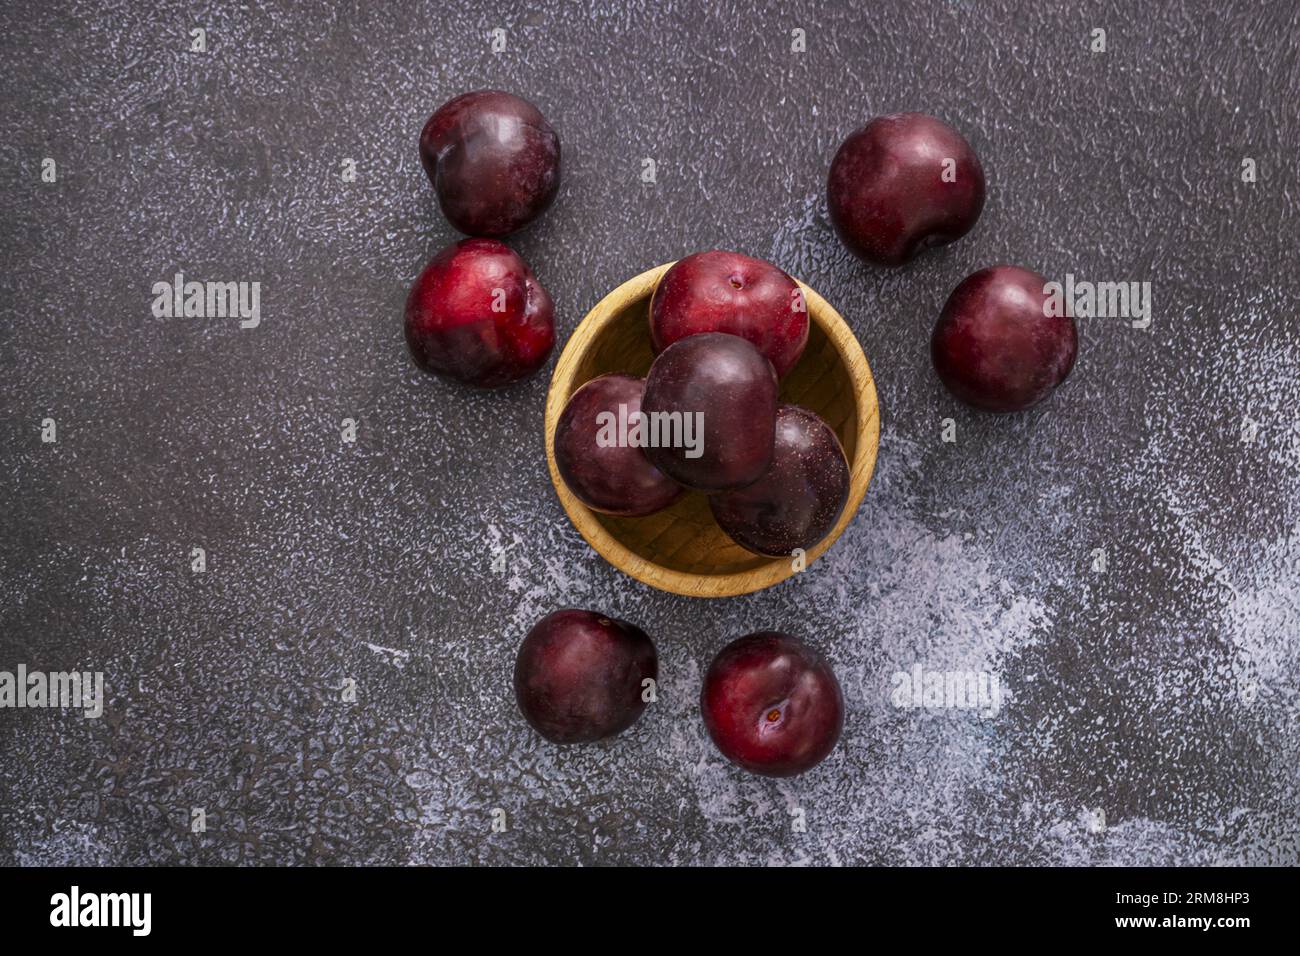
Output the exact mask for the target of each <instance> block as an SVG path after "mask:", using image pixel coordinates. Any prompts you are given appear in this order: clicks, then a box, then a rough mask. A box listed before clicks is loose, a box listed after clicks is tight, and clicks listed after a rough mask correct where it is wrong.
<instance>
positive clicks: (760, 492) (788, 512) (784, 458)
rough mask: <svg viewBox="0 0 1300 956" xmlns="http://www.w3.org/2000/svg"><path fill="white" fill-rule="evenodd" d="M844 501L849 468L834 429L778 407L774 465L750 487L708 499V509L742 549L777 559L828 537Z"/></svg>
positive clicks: (809, 414) (802, 413)
mask: <svg viewBox="0 0 1300 956" xmlns="http://www.w3.org/2000/svg"><path fill="white" fill-rule="evenodd" d="M848 497H849V463H848V459H846V458H845V457H844V449H843V448H842V447H841V446H840V440H839V438H838V437H836V435H835V432H834V430H833V429H832V428H831V427H830V426H829V425H827V424H826V423H825V422H824V421H822V420H821V418H819V417H818V416H817V415H816V414H814V413H813V412H810V411H808V409H806V408H800V407H799V406H798V405H781V406H780V407H779V408H777V410H776V444H775V448H774V450H773V454H772V464H771V465H769V466H768V469H767V471H765V472H763V476H762V477H761V478H759V479H758V480H757V481H756V482H754V483H753V484H751V485H746V486H745V487H744V488H739V489H736V490H735V491H724V492H719V493H718V494H715V495H711V496H709V507H710V508H711V509H712V510H713V517H714V520H716V521H717V522H718V526H719V527H720V528H722V530H723V531H725V532H726V533H727V534H728V535H729V536H730V537H731V538H732V540H734V541H735V542H736V543H737V544H739V545H740V546H741V547H743V548H747V549H748V550H750V551H753V552H755V553H757V554H765V555H769V556H772V557H778V556H781V555H788V554H790V553H792V552H793V551H794V550H795V549H796V548H802V549H803V550H805V551H807V550H809V549H811V548H812V547H813V546H814V545H815V544H817V542H818V541H821V539H822V538H824V537H826V535H827V534H829V533H830V531H831V529H832V528H834V527H835V522H836V521H837V520H838V519H839V516H840V512H841V511H843V510H844V503H845V502H846V501H847V500H848Z"/></svg>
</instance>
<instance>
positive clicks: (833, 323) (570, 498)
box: [545, 262, 880, 598]
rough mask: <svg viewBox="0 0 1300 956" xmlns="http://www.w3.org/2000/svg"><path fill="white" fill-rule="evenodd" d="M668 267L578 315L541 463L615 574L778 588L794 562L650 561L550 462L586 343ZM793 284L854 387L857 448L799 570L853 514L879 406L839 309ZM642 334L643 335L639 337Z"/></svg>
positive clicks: (691, 586) (698, 589) (716, 589)
mask: <svg viewBox="0 0 1300 956" xmlns="http://www.w3.org/2000/svg"><path fill="white" fill-rule="evenodd" d="M673 264H674V263H673V262H665V263H664V264H663V265H659V266H655V267H654V268H653V269H647V270H646V271H645V272H642V273H641V274H640V275H637V276H633V277H632V278H631V279H628V280H627V281H626V282H624V283H622V284H621V285H619V286H617V287H616V288H615V289H613V290H612V291H611V292H609V293H608V294H607V295H606V296H605V297H604V298H602V299H601V300H600V301H599V302H597V303H596V304H595V306H593V307H592V308H591V310H590V311H589V312H588V313H587V314H586V315H585V316H583V319H582V321H581V322H579V323H578V325H577V327H576V328H575V329H574V330H573V333H572V334H571V335H570V336H569V339H568V341H567V342H565V344H564V349H563V351H562V352H561V353H560V358H559V361H557V362H556V363H555V371H554V372H553V373H552V375H551V383H550V386H549V388H548V390H547V393H546V418H545V442H546V464H547V467H548V469H549V470H550V473H551V484H552V486H553V487H554V488H555V493H556V494H557V495H558V496H559V499H560V504H561V506H562V507H563V508H564V511H565V513H566V514H567V515H568V516H569V520H570V521H572V522H573V525H574V527H575V528H577V529H578V533H579V534H581V535H582V537H583V539H584V540H585V541H586V542H587V543H588V544H589V545H591V547H592V548H594V549H595V550H596V553H597V554H599V555H600V556H601V557H602V558H604V559H605V560H606V561H608V562H609V563H610V564H612V565H613V566H614V567H615V568H617V569H618V570H619V571H622V572H623V573H624V574H626V575H628V576H629V577H632V578H635V579H636V580H638V581H641V582H642V583H644V584H649V585H650V586H651V587H654V588H658V589H659V590H661V591H668V592H670V593H672V594H680V595H684V596H686V597H702V598H716V597H735V596H737V595H741V594H751V593H753V592H755V591H761V590H763V589H765V588H769V587H771V586H772V585H774V584H779V583H780V582H782V581H784V580H786V579H787V578H789V577H791V576H792V575H794V574H796V573H799V572H796V571H795V568H794V561H793V560H792V559H790V558H771V559H769V560H767V561H765V562H764V563H763V564H761V565H760V566H758V567H756V568H752V569H750V570H748V571H734V572H729V573H724V574H701V573H697V572H689V571H677V570H675V569H673V568H667V567H664V566H663V565H661V564H655V563H654V562H653V561H648V560H646V559H645V558H643V557H642V556H641V555H639V554H637V553H636V552H635V551H633V550H631V549H630V548H628V547H627V546H626V545H624V544H623V543H622V542H621V541H619V540H618V539H617V538H616V537H614V536H613V535H612V534H610V533H609V531H607V530H606V529H605V526H604V525H603V524H601V522H600V519H599V518H597V517H596V513H595V512H594V511H592V510H591V509H590V508H588V507H587V506H586V505H585V504H583V503H582V502H581V501H579V500H578V498H577V496H576V495H574V494H573V492H571V491H570V490H569V489H568V487H567V486H566V485H565V484H564V480H563V479H562V478H561V477H560V471H559V467H558V466H557V465H556V463H555V427H556V423H557V422H558V421H559V418H560V413H561V412H563V411H564V406H565V405H566V404H567V402H568V398H569V396H570V395H572V394H573V392H574V391H576V390H577V388H579V387H581V386H582V385H584V384H586V383H585V382H578V383H576V384H572V383H573V379H574V376H575V374H576V372H577V368H578V366H579V364H580V363H581V362H582V360H583V358H584V357H585V356H586V353H587V350H588V349H589V348H590V346H591V343H592V342H593V341H594V340H595V339H596V337H597V336H598V335H599V334H600V333H601V332H603V331H604V330H605V328H606V327H607V326H608V325H609V324H610V323H611V322H613V321H614V320H615V318H616V317H617V316H618V315H619V314H621V313H622V311H623V310H624V309H625V308H626V307H627V305H628V304H629V303H631V302H633V301H635V300H637V299H641V298H648V297H649V296H650V294H651V293H652V292H653V291H654V288H655V285H656V284H658V282H659V277H660V276H662V275H663V274H664V273H665V272H667V271H668V270H669V269H670V268H671V267H672V266H673ZM795 281H796V282H798V283H799V288H800V289H801V290H802V291H803V295H804V301H805V303H806V304H807V307H808V319H809V321H810V322H815V323H816V324H817V326H818V327H819V328H820V329H821V331H822V334H824V335H825V336H826V337H827V338H829V339H830V340H831V342H832V343H833V345H834V346H835V350H836V352H838V353H839V354H840V356H841V358H842V360H843V364H844V367H845V369H846V370H847V371H848V374H849V378H850V380H851V381H852V383H853V390H854V395H855V400H856V404H857V413H858V430H857V442H856V448H855V449H854V455H853V460H852V461H851V462H849V497H848V500H847V501H845V503H844V508H843V510H842V511H841V512H840V517H839V520H838V521H836V523H835V527H834V528H832V529H831V531H830V533H829V534H827V535H826V537H824V538H823V539H822V540H821V541H819V542H818V543H817V545H816V546H815V547H813V548H811V549H810V550H809V551H808V552H807V554H806V555H805V558H804V561H805V564H804V569H805V570H806V569H807V568H808V567H810V566H811V565H812V563H813V562H814V561H815V560H817V559H818V558H819V557H821V556H822V555H823V554H824V553H825V552H826V551H827V550H829V549H830V547H831V546H832V545H834V544H835V542H836V541H837V540H838V539H839V537H840V535H842V534H843V533H844V531H845V529H847V528H848V526H849V523H850V522H851V521H852V520H853V518H854V517H855V516H856V515H857V512H858V508H859V507H860V506H861V504H862V499H863V497H865V495H866V493H867V487H868V485H869V484H870V483H871V476H872V473H873V472H874V470H875V465H876V453H877V451H878V447H879V444H880V408H879V403H878V399H877V395H876V384H875V380H874V378H873V377H872V374H871V366H870V365H869V364H868V362H867V357H866V355H865V353H864V352H863V351H862V346H861V344H860V343H859V342H858V339H857V336H856V335H854V334H853V330H852V329H851V328H849V325H848V323H847V322H845V321H844V318H843V317H842V316H841V315H840V314H839V312H837V311H836V310H835V308H834V307H833V306H831V304H830V303H829V302H827V301H826V300H825V299H824V298H822V297H821V296H820V295H819V294H818V293H817V292H816V290H814V289H812V288H810V287H809V286H808V285H806V284H805V283H804V282H802V281H800V280H798V279H796V280H795ZM649 334H650V333H649V330H647V331H646V335H647V336H648V335H649ZM570 386H572V387H570ZM562 393H563V394H562Z"/></svg>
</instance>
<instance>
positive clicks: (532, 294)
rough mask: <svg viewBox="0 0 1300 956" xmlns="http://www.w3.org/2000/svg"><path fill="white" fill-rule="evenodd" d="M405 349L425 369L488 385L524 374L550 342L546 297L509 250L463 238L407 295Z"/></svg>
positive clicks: (443, 253) (488, 241)
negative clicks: (406, 348)
mask: <svg viewBox="0 0 1300 956" xmlns="http://www.w3.org/2000/svg"><path fill="white" fill-rule="evenodd" d="M405 324H406V344H407V346H408V347H409V348H410V350H411V357H412V358H413V359H415V363H416V364H417V365H419V366H420V368H422V369H424V370H425V371H426V372H431V373H434V374H436V375H442V376H445V377H447V378H451V379H455V380H456V381H459V382H464V383H465V384H468V385H476V386H479V387H482V388H492V387H495V386H498V385H506V384H509V383H510V382H514V381H517V380H518V379H521V378H524V377H525V376H527V375H531V374H532V373H533V372H535V371H537V369H538V368H540V367H541V366H542V364H543V363H544V362H545V361H546V357H547V356H548V355H550V354H551V347H552V346H553V345H554V344H555V308H554V306H553V305H552V303H551V297H550V296H549V295H547V293H546V290H545V289H544V288H542V286H541V284H540V283H539V282H538V281H537V278H536V277H535V276H534V275H533V271H532V269H530V268H528V263H526V262H524V260H523V259H521V258H520V257H519V256H518V255H517V254H516V253H515V252H514V251H513V250H512V249H511V248H510V247H509V246H507V245H505V244H504V243H501V242H497V241H496V240H495V239H463V240H461V241H460V242H458V243H456V244H455V245H452V246H448V247H447V248H446V249H443V250H442V251H441V252H440V253H438V254H437V255H436V256H434V257H433V259H432V260H430V262H429V264H428V265H427V266H425V267H424V270H423V271H422V272H421V273H420V275H419V276H418V277H417V278H416V280H415V284H414V285H412V286H411V292H410V295H408V296H407V298H406V317H405Z"/></svg>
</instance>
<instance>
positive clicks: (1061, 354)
mask: <svg viewBox="0 0 1300 956" xmlns="http://www.w3.org/2000/svg"><path fill="white" fill-rule="evenodd" d="M1046 284H1047V280H1046V279H1044V278H1043V277H1042V276H1041V275H1039V274H1038V273H1036V272H1031V271H1029V270H1028V269H1021V268H1019V267H1017V266H993V267H992V268H989V269H983V270H981V271H979V272H976V273H974V274H973V275H969V276H967V277H966V278H965V279H963V280H962V282H961V284H960V285H958V286H957V288H956V289H954V290H953V292H952V295H950V296H949V297H948V302H947V303H946V304H945V305H944V307H943V312H942V313H940V315H939V321H938V322H937V323H936V324H935V327H934V334H933V335H932V336H931V338H930V356H931V358H932V359H933V360H934V370H935V371H936V372H937V373H938V375H939V379H940V380H941V381H942V382H943V384H944V385H945V386H946V387H947V388H948V391H950V392H951V393H952V394H953V395H955V396H956V397H957V398H959V399H961V400H962V401H963V402H965V403H967V404H968V405H973V406H975V407H976V408H982V409H984V410H986V411H991V412H1019V411H1023V410H1024V409H1026V408H1030V407H1032V406H1034V405H1037V404H1038V403H1039V402H1041V401H1042V400H1043V399H1045V398H1046V397H1047V396H1048V395H1050V394H1051V393H1052V390H1053V389H1055V388H1056V386H1058V385H1060V384H1061V383H1062V382H1063V381H1065V378H1066V376H1067V375H1069V374H1070V369H1072V368H1073V367H1074V360H1075V357H1076V356H1077V355H1078V351H1079V335H1078V330H1077V329H1076V328H1075V325H1074V319H1073V318H1071V317H1069V316H1066V315H1062V316H1049V315H1047V314H1046V312H1047V309H1046V305H1045V304H1046V302H1047V300H1048V298H1049V296H1048V294H1047V293H1046V292H1044V291H1043V289H1044V286H1045V285H1046Z"/></svg>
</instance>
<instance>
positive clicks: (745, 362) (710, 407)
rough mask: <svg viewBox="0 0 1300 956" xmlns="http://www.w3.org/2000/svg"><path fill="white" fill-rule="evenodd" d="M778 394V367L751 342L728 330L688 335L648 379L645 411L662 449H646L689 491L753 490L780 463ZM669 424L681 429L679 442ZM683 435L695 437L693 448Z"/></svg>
mask: <svg viewBox="0 0 1300 956" xmlns="http://www.w3.org/2000/svg"><path fill="white" fill-rule="evenodd" d="M776 394H777V382H776V371H775V370H774V369H773V368H772V363H771V362H769V361H768V360H767V359H765V358H764V357H763V355H762V353H761V352H759V351H758V349H756V348H755V347H754V346H753V345H751V344H750V343H749V342H747V341H746V340H745V339H742V338H740V337H739V336H737V335H726V334H724V333H721V332H704V333H701V334H699V335H691V336H687V337H686V338H684V339H681V340H679V341H677V342H674V343H673V344H672V345H670V346H668V348H666V349H664V350H663V352H661V353H660V354H659V357H658V358H656V359H655V360H654V364H653V365H651V366H650V374H649V375H648V376H646V384H645V394H644V395H643V396H642V399H641V410H642V411H643V412H644V413H646V414H647V415H648V416H649V421H648V427H649V428H651V429H653V430H654V432H655V434H656V436H657V440H658V441H659V445H658V447H654V446H653V445H652V446H651V447H646V448H643V449H642V450H643V451H644V452H645V454H646V457H647V458H649V459H650V463H651V464H653V465H654V466H655V467H656V468H658V469H659V470H660V471H661V472H663V473H664V474H665V475H667V476H668V477H669V478H672V479H673V480H674V481H677V482H679V483H681V484H683V485H686V486H687V487H688V488H696V489H699V490H701V491H726V490H728V489H731V488H739V487H742V486H744V485H747V484H749V483H750V482H751V481H756V480H757V479H758V478H759V477H760V476H761V475H762V474H763V472H764V471H766V470H767V466H768V465H769V464H771V462H772V447H773V444H774V441H775V432H776ZM668 423H673V424H674V425H675V426H679V427H677V428H676V431H675V432H674V434H673V436H672V441H669V440H667V436H666V431H667V427H668ZM700 423H702V425H703V427H702V428H699V427H697V426H698V425H699V424H700ZM681 438H691V439H692V441H691V442H690V446H689V447H684V444H683V442H682V441H681V440H680V439H681ZM701 439H702V441H701Z"/></svg>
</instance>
